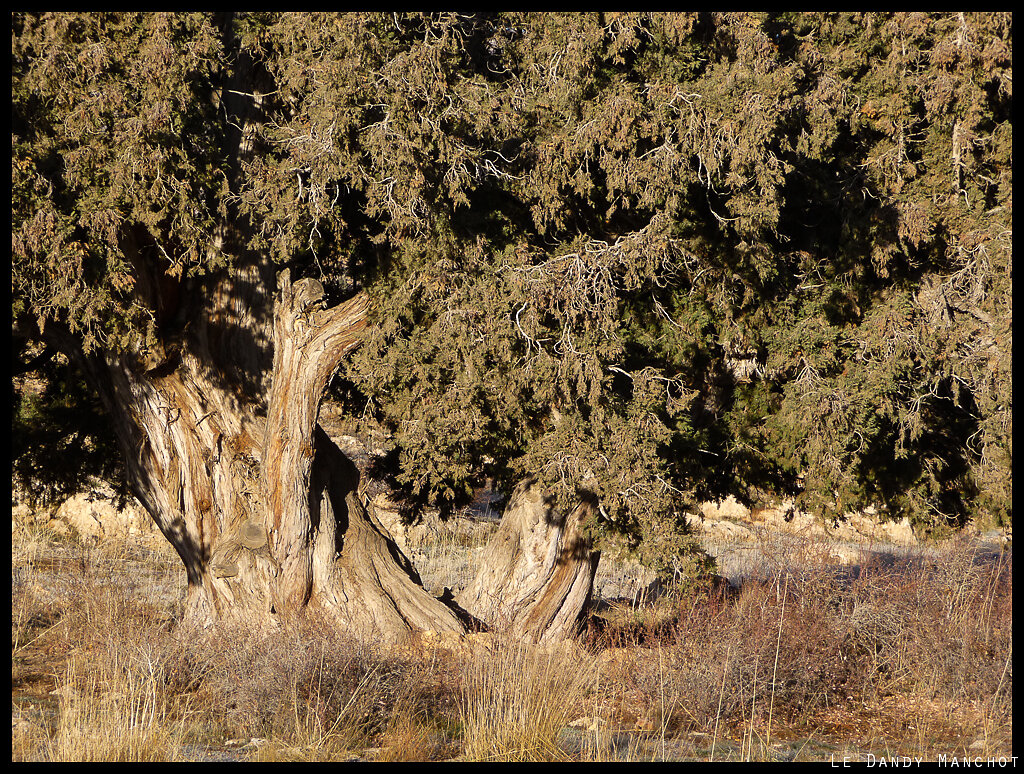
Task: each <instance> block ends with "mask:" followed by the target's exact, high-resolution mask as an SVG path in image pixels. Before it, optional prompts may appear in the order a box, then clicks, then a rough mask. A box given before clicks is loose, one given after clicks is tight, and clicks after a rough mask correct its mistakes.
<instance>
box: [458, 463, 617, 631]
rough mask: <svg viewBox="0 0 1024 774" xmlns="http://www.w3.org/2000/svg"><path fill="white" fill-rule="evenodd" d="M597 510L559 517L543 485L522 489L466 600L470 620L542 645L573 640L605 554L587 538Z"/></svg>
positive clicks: (587, 504)
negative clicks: (586, 523)
mask: <svg viewBox="0 0 1024 774" xmlns="http://www.w3.org/2000/svg"><path fill="white" fill-rule="evenodd" d="M595 508H596V504H595V503H594V502H593V501H592V500H590V499H589V498H584V499H583V500H581V502H580V503H579V504H578V505H577V506H576V507H575V508H574V509H573V510H572V512H570V513H569V514H568V515H562V514H559V513H558V512H556V511H555V510H554V509H553V507H552V505H551V502H550V500H549V499H548V498H546V497H545V496H544V493H543V491H542V490H541V487H540V486H539V485H538V484H537V482H536V481H534V480H532V479H527V480H526V481H523V482H522V483H520V484H519V486H517V487H516V489H515V490H514V491H513V493H512V495H511V497H510V498H509V502H508V506H507V507H506V509H505V513H504V515H503V516H502V519H501V526H500V527H499V528H498V531H497V532H496V533H495V535H494V537H492V538H491V540H490V542H489V543H488V544H487V546H486V548H485V549H484V553H483V556H482V557H481V566H480V570H479V571H478V573H477V576H476V578H475V579H474V581H473V582H472V583H471V584H470V585H469V586H468V587H467V588H466V589H465V590H464V591H463V593H462V594H461V595H460V597H459V604H460V605H461V606H462V607H463V608H464V609H465V610H466V611H468V612H469V613H470V614H472V615H473V616H475V617H477V618H479V619H480V620H482V621H485V622H486V623H487V624H489V625H490V626H492V627H494V628H497V629H504V630H508V631H510V632H512V633H514V634H516V635H519V636H522V637H525V638H529V639H532V640H533V641H535V642H541V641H549V640H556V639H561V638H565V637H569V636H571V635H573V634H574V633H575V632H576V630H577V628H578V626H579V623H580V621H581V618H582V616H583V614H584V613H585V612H586V609H587V607H588V605H589V603H590V597H591V592H592V590H593V585H594V574H595V573H596V572H597V565H598V561H599V559H600V554H599V553H598V552H596V551H594V550H593V548H592V545H591V543H590V541H589V540H587V539H586V538H584V537H583V536H582V535H581V534H580V525H581V523H582V521H583V520H584V519H585V518H586V517H587V516H588V515H590V514H592V513H593V511H594V509H595Z"/></svg>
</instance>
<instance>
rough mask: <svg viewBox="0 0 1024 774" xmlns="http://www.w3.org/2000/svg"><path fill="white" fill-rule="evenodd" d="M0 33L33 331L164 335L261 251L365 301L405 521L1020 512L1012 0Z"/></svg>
mask: <svg viewBox="0 0 1024 774" xmlns="http://www.w3.org/2000/svg"><path fill="white" fill-rule="evenodd" d="M12 26H13V51H12V97H13V127H12V188H13V191H12V213H13V233H12V255H13V281H12V287H13V313H14V319H15V321H16V324H19V325H22V327H24V323H23V321H24V320H26V319H30V320H33V321H36V323H37V327H39V328H42V329H43V330H45V326H46V323H47V322H48V321H57V322H60V323H61V324H63V325H66V326H68V327H69V328H70V329H71V330H72V331H74V332H75V334H76V335H78V336H79V337H80V338H81V341H82V343H83V346H84V347H86V348H90V347H93V348H100V349H104V350H110V351H118V350H123V349H126V348H132V347H136V348H140V349H144V348H146V347H153V346H155V342H159V341H161V339H162V338H163V339H166V338H167V337H170V336H172V335H173V332H174V331H175V330H180V328H181V326H183V325H184V324H185V322H186V321H182V320H180V319H174V318H173V314H172V309H171V307H170V305H168V303H167V302H166V298H167V294H166V292H165V290H166V287H167V286H168V285H173V286H174V288H175V292H177V293H180V294H184V295H187V294H188V293H190V292H194V289H195V288H196V287H198V285H197V284H196V281H197V280H196V278H201V277H202V276H203V274H204V273H205V272H209V271H213V270H217V269H218V268H219V267H221V266H223V265H225V264H228V265H231V262H232V261H235V260H237V259H238V258H240V257H243V256H247V257H250V258H251V256H254V255H258V256H260V257H261V258H262V259H263V260H265V261H266V262H268V263H272V264H275V265H278V266H283V265H288V266H290V267H293V268H294V269H295V270H296V271H298V270H301V271H303V272H305V273H306V274H307V275H308V276H316V277H317V278H319V279H321V280H322V281H323V283H324V285H325V287H327V288H328V291H329V293H330V294H333V297H334V298H341V297H345V296H346V295H348V294H350V293H351V292H352V290H354V289H356V288H365V289H367V290H368V291H369V292H370V294H371V296H372V298H373V324H372V325H371V327H370V331H369V333H368V335H367V338H366V340H365V342H364V344H363V346H362V347H361V348H360V349H359V350H358V351H357V352H356V354H355V355H354V356H353V357H352V359H351V361H350V362H349V363H347V364H346V365H344V366H343V371H342V372H341V373H340V374H339V376H338V378H337V379H336V382H335V397H336V398H337V399H339V400H342V401H343V402H344V403H345V405H346V406H348V408H349V409H350V411H351V412H352V413H353V414H354V415H356V416H358V417H360V418H361V419H362V421H363V422H364V423H365V425H366V426H367V428H368V429H374V430H376V431H381V432H382V433H383V437H386V438H387V443H388V444H389V448H390V449H391V453H390V454H389V455H388V457H387V458H386V460H385V465H386V466H387V467H388V470H387V471H386V472H387V473H388V474H389V475H390V476H391V477H392V479H393V481H394V482H395V483H397V484H398V485H400V486H401V487H402V488H403V489H404V490H405V492H406V493H407V495H408V496H409V497H410V499H411V501H412V502H415V503H419V504H428V503H429V504H432V505H437V506H441V507H442V508H445V509H451V508H454V507H456V506H458V505H460V504H463V503H465V502H467V501H468V499H469V498H470V496H471V492H472V487H473V486H474V485H478V484H479V483H480V482H482V481H483V480H484V479H485V478H492V479H494V480H496V481H497V482H499V484H500V485H501V486H503V487H505V489H506V491H508V489H510V485H511V484H512V483H513V482H514V481H515V480H517V479H519V478H522V477H523V476H527V475H536V476H539V477H540V478H541V479H542V481H543V482H544V483H546V484H547V485H548V486H550V487H551V491H553V492H554V493H556V495H557V496H558V498H559V501H560V502H561V504H562V505H563V507H566V506H568V505H569V504H570V503H571V502H572V501H573V500H574V499H575V498H577V497H578V494H579V492H580V491H581V490H582V491H588V492H591V493H593V494H595V495H596V496H597V497H598V498H599V500H600V502H601V504H602V508H601V509H600V511H599V515H598V517H597V521H596V523H595V524H594V525H592V526H593V527H594V529H595V534H596V533H602V534H618V535H622V536H625V537H627V538H628V539H629V541H630V542H631V543H632V544H633V545H635V546H637V547H639V548H641V549H642V550H641V553H646V555H647V556H648V558H657V557H660V558H661V560H662V561H667V560H666V559H665V557H667V556H670V555H672V554H673V552H676V551H678V550H682V549H681V548H680V547H681V546H682V545H683V542H682V540H683V539H682V537H681V536H680V535H681V533H680V525H679V520H680V518H681V517H680V513H681V512H682V510H683V509H684V508H685V507H686V506H687V504H688V503H690V502H691V501H692V500H693V499H694V498H700V497H713V496H723V495H725V494H728V493H733V494H737V495H738V496H740V497H741V498H744V499H748V500H755V499H758V498H768V497H793V498H795V499H796V501H797V504H798V505H801V506H803V507H806V508H808V509H811V510H814V511H816V512H820V513H821V514H823V515H824V516H826V517H837V516H840V515H841V514H842V513H844V512H845V511H848V510H851V509H855V508H859V507H864V506H866V505H869V504H876V505H879V504H880V505H882V506H884V507H885V508H886V509H887V512H888V513H889V514H890V515H892V516H894V517H895V516H902V515H909V516H911V518H912V519H913V520H915V521H916V522H918V523H919V524H921V525H923V526H938V525H947V524H951V525H955V524H959V523H962V522H963V521H964V520H966V519H968V518H972V517H976V518H987V519H993V520H996V521H1000V520H1009V519H1010V517H1011V504H1010V503H1011V494H1012V491H1011V490H1012V482H1011V473H1010V471H1011V453H1012V444H1011V437H1012V418H1011V404H1012V388H1011V370H1010V358H1011V354H1012V338H1011V321H1012V301H1011V263H1012V259H1011V254H1012V225H1011V224H1012V142H1011V128H1012V123H1011V112H1012V110H1011V108H1012V104H1011V103H1012V68H1011V58H1012V16H1011V15H1010V14H1008V13H1005V14H1000V13H942V14H925V13H899V14H890V13H828V14H824V13H785V14H775V13H770V14H769V13H763V14H751V13H743V14H733V13H721V14H720V13H703V12H702V13H669V14H661V13H623V14H612V13H593V14H555V13H551V14H537V13H501V14H456V13H450V14H449V13H444V14H437V13H435V14H394V13H382V14H372V13H359V14H355V13H352V14H330V15H320V14H278V13H273V14H270V13H252V14H148V13H147V14H110V15H108V14H70V13H63V14H43V15H34V14H25V13H16V14H13V17H12ZM239 105H243V106H244V110H243V108H242V107H239ZM243 115H244V116H245V120H244V121H242V120H241V119H240V118H239V116H243ZM225 233H226V234H229V236H230V238H226V239H221V238H219V237H218V235H222V234H225ZM128 240H134V243H137V244H142V245H144V246H145V247H144V249H142V250H141V251H138V250H137V251H135V252H130V251H128V250H127V249H126V247H125V245H126V242H127V241H128ZM139 255H141V256H142V258H143V259H144V263H145V266H142V265H140V262H139V260H138V258H137V257H138V256H139ZM133 256H135V258H133ZM293 273H294V272H293ZM161 283H162V284H161ZM162 289H163V290H162ZM179 316H180V315H179ZM175 326H177V328H176V327H175ZM19 330H21V328H19Z"/></svg>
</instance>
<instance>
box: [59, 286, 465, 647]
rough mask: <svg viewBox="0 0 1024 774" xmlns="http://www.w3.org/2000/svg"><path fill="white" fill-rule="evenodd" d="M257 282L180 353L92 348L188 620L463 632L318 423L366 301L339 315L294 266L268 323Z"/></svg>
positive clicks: (225, 296) (200, 327) (203, 321)
mask: <svg viewBox="0 0 1024 774" xmlns="http://www.w3.org/2000/svg"><path fill="white" fill-rule="evenodd" d="M255 272H256V270H255V269H253V270H252V271H251V272H250V273H251V274H252V276H249V275H248V274H247V273H246V271H245V270H243V269H239V268H237V267H236V269H235V270H234V271H233V273H232V275H231V276H230V277H228V276H227V275H225V276H224V277H223V278H221V280H220V281H219V284H217V285H216V287H215V288H214V289H213V292H212V293H210V294H208V295H207V296H206V297H207V298H208V299H210V300H209V301H208V302H207V308H205V309H203V310H201V311H202V312H203V313H202V314H197V315H195V316H193V317H192V319H194V320H197V323H196V324H195V325H194V327H192V328H190V329H189V330H188V331H187V333H186V334H185V335H184V336H182V340H181V342H180V344H179V346H178V347H177V348H176V351H175V352H174V353H173V354H172V355H170V356H168V355H167V353H166V352H161V353H160V357H158V358H153V357H152V356H151V357H149V358H146V357H136V358H133V357H129V356H117V357H113V356H103V355H98V354H94V355H91V356H85V355H83V354H81V353H80V352H79V353H78V358H79V360H80V362H81V363H82V365H83V366H85V368H86V370H87V372H88V373H89V374H90V375H91V376H92V378H93V382H94V383H95V384H97V385H98V386H99V387H100V393H101V397H102V398H103V400H104V403H105V405H106V407H107V409H108V411H109V413H110V415H111V417H113V419H114V426H115V430H116V432H117V435H118V438H119V442H120V444H121V447H122V449H123V450H124V453H125V458H126V466H127V473H128V479H129V483H130V486H131V489H132V491H133V493H134V494H135V495H136V496H137V497H138V499H139V501H140V502H141V503H142V504H143V505H144V506H145V508H146V509H147V510H148V511H149V513H150V514H151V515H152V517H153V519H154V520H155V522H156V523H157V525H158V526H159V527H160V529H161V531H162V532H163V534H164V535H165V536H166V537H167V539H168V540H169V541H170V542H171V544H172V545H173V546H174V547H175V549H176V550H177V552H178V554H179V556H180V557H181V559H182V561H183V562H184V564H185V568H186V571H187V575H188V594H187V599H186V613H185V619H186V620H187V621H191V622H194V623H198V624H200V625H204V626H205V625H209V624H210V623H211V622H213V621H215V620H218V619H223V618H228V617H231V618H234V617H243V618H244V619H246V620H252V621H256V620H267V619H271V620H276V619H277V618H278V617H279V616H289V615H294V614H295V613H298V612H299V611H302V610H304V609H306V608H308V607H316V608H318V609H320V610H322V611H324V612H325V613H327V614H328V615H331V616H333V617H334V618H335V619H336V620H337V621H338V622H339V623H340V624H341V625H343V626H345V627H347V628H351V629H353V630H356V631H358V632H359V633H361V634H364V635H367V636H374V637H376V638H377V639H384V640H393V641H394V640H401V639H403V638H405V637H407V636H409V635H411V634H412V633H413V632H415V631H417V630H427V629H433V630H439V631H452V632H459V633H461V632H464V631H465V627H464V625H463V623H462V622H461V620H460V618H459V617H458V615H457V614H456V611H455V610H453V609H452V608H451V607H449V606H447V605H446V604H444V603H442V602H441V601H439V600H437V599H435V598H434V597H432V596H431V595H430V594H428V593H427V592H426V590H425V589H424V588H423V587H422V584H421V583H420V580H419V578H418V577H417V575H416V573H415V571H414V570H413V568H412V566H411V564H410V563H409V561H408V560H407V559H406V558H405V557H404V556H403V555H402V553H401V551H400V550H399V549H398V547H397V545H396V544H395V542H394V541H393V540H392V539H391V537H390V535H388V533H387V531H386V530H385V529H384V528H383V527H382V526H381V525H380V523H379V522H378V521H377V519H376V518H375V517H374V515H373V512H372V507H368V506H366V505H364V503H363V502H362V500H361V498H360V496H359V477H358V472H357V471H356V468H355V466H354V465H353V464H352V463H351V461H349V460H348V459H347V458H346V457H345V455H344V454H343V453H342V452H341V450H340V449H338V448H337V447H336V446H335V445H334V443H333V442H332V441H331V439H330V438H329V437H328V435H327V434H326V433H324V432H323V431H322V430H321V429H319V426H318V414H319V409H320V404H321V400H322V398H323V395H324V391H325V390H326V387H327V384H328V382H329V381H330V379H331V377H332V376H333V375H334V373H335V371H336V370H337V368H338V366H339V364H340V363H341V361H342V358H344V357H345V355H346V354H347V353H349V352H350V351H351V350H352V349H354V348H355V347H356V346H358V342H359V332H360V330H361V329H362V328H363V327H364V326H365V325H366V313H367V298H366V296H365V295H363V294H360V295H358V296H356V297H354V298H352V299H350V300H348V301H346V302H344V303H342V304H339V305H337V306H335V307H332V308H326V306H325V304H324V301H323V288H322V286H321V285H320V283H319V282H317V281H316V280H311V279H304V280H299V281H297V282H295V283H292V282H291V281H290V278H289V274H288V271H287V270H285V271H283V272H282V273H281V275H280V278H279V283H278V295H277V298H276V301H275V303H274V305H273V308H274V315H273V320H272V321H261V320H259V319H257V318H255V317H254V316H253V315H252V314H251V313H250V312H249V310H251V309H259V308H261V307H262V308H267V306H269V299H267V298H265V297H264V296H262V293H263V291H261V290H260V288H261V287H265V284H264V283H261V282H260V281H259V279H260V278H259V277H258V276H256V274H255ZM271 349H272V353H273V354H272V357H270V356H269V352H270V351H271ZM268 361H269V362H268ZM266 373H269V374H270V377H269V380H268V379H267V378H265V377H264V376H263V374H266ZM268 381H269V385H268V384H267V382H268Z"/></svg>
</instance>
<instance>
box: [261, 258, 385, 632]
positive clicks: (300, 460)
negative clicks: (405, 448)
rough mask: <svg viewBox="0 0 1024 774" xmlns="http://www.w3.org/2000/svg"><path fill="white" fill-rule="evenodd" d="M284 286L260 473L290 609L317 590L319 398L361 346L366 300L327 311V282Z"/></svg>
mask: <svg viewBox="0 0 1024 774" xmlns="http://www.w3.org/2000/svg"><path fill="white" fill-rule="evenodd" d="M279 291H280V297H279V300H278V302H277V303H276V304H275V309H274V370H273V384H272V387H271V391H270V400H269V402H268V408H267V426H266V435H265V440H264V445H263V449H264V457H263V472H264V477H263V478H264V482H265V487H266V504H267V511H268V519H269V523H268V525H267V526H268V528H269V531H270V535H271V546H272V550H273V554H274V556H275V558H276V560H277V561H278V563H279V565H280V568H281V569H280V574H279V576H278V577H277V579H276V582H275V584H274V592H273V597H274V606H275V608H276V609H277V610H278V612H286V611H289V610H296V609H298V608H299V607H301V606H302V605H304V604H305V603H306V601H307V600H308V599H309V594H310V591H311V590H312V578H313V575H312V564H311V561H312V559H311V555H312V554H311V551H310V547H309V540H310V532H311V525H310V512H309V500H308V498H309V483H310V470H311V468H312V462H313V449H314V443H313V442H314V432H315V430H316V423H317V416H318V413H319V410H320V402H321V400H322V398H323V394H324V391H325V390H326V388H327V384H328V382H329V381H330V379H331V377H332V376H333V375H334V372H335V370H336V369H337V368H338V365H339V364H340V363H341V360H342V358H343V357H344V356H345V355H346V354H348V353H349V352H351V351H352V350H353V349H355V348H356V347H357V346H358V345H359V332H360V331H361V330H362V329H363V328H364V327H365V326H366V312H367V309H368V306H369V303H368V299H367V297H366V294H365V293H361V294H359V295H358V296H356V297H354V298H352V299H349V300H348V301H346V302H345V303H343V304H339V305H338V306H336V307H334V308H332V309H323V308H322V304H323V286H322V285H320V283H319V282H317V281H316V280H309V279H305V280H299V281H298V282H296V283H294V284H292V283H291V281H290V277H289V274H288V271H287V270H285V271H283V272H282V273H281V277H280V280H279Z"/></svg>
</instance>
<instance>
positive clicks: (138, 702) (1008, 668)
mask: <svg viewBox="0 0 1024 774" xmlns="http://www.w3.org/2000/svg"><path fill="white" fill-rule="evenodd" d="M462 548H464V547H462ZM766 548H771V547H770V546H767V547H766ZM976 548H977V545H976V544H975V543H972V542H970V541H951V542H949V543H947V544H944V545H943V546H941V547H939V548H937V549H936V550H934V551H931V552H925V551H919V552H917V553H914V552H911V553H909V554H908V555H906V556H900V557H889V558H884V557H883V558H880V559H877V560H875V561H871V562H868V563H866V564H864V565H863V566H862V567H860V568H859V569H858V570H857V571H853V570H851V569H849V568H847V569H845V570H844V569H841V568H837V567H835V566H834V565H831V564H830V563H829V562H828V561H825V560H822V561H821V562H819V563H815V562H808V561H803V562H801V563H794V562H792V561H789V557H787V554H786V553H785V550H784V547H782V548H778V549H777V550H776V551H775V553H771V552H769V551H766V552H765V553H764V559H763V561H762V563H761V565H759V573H760V580H758V581H756V582H750V583H748V584H746V585H745V587H744V588H743V590H742V592H741V593H740V594H739V595H738V597H737V598H735V599H733V598H726V597H723V596H722V595H721V594H718V593H716V592H713V591H711V590H705V591H701V590H700V589H699V588H698V589H696V590H693V589H689V590H686V591H683V592H680V593H678V594H676V595H669V596H666V597H663V598H662V599H659V600H657V601H656V602H654V603H653V604H650V605H648V606H645V607H642V608H634V607H630V606H628V605H625V606H621V607H619V608H610V609H608V610H606V611H604V612H603V613H602V618H600V619H596V618H595V619H594V621H593V624H592V626H591V627H590V629H589V631H588V634H587V635H586V637H585V638H584V639H583V641H582V646H583V649H580V648H575V649H574V648H559V649H541V648H537V647H534V646H531V645H525V644H523V643H517V642H515V641H512V640H508V639H503V638H502V637H500V636H489V637H486V638H482V639H479V640H478V641H477V643H478V644H477V645H476V646H474V648H472V649H468V650H461V651H460V650H458V649H456V651H454V652H448V651H443V650H433V651H430V652H429V653H427V652H423V653H418V652H416V651H403V652H386V651H383V650H380V649H379V648H377V647H376V646H373V645H371V644H367V643H365V642H359V641H357V640H354V639H353V638H351V637H349V636H347V635H346V633H344V632H339V631H337V630H336V629H334V628H333V627H331V626H330V625H329V624H328V623H326V622H324V621H318V620H314V619H307V620H305V621H303V622H299V623H297V624H296V625H294V626H288V627H280V628H279V629H277V630H274V631H269V632H254V631H251V630H249V629H246V628H245V627H237V626H235V627H232V626H230V625H225V626H221V627H216V628H215V629H213V630H211V631H209V632H207V633H205V634H204V635H202V636H200V635H199V634H197V633H187V632H183V631H181V630H180V629H179V628H177V627H176V626H175V618H176V616H177V615H179V614H180V595H181V594H182V592H183V575H184V573H183V571H182V569H181V568H180V566H179V565H178V564H177V560H176V559H175V557H174V556H173V555H170V554H164V553H160V552H154V551H152V550H150V549H142V548H140V547H138V546H131V545H121V546H89V545H85V544H81V543H77V542H75V541H73V540H67V539H62V540H58V541H56V542H54V540H53V539H52V538H51V537H50V536H45V535H42V534H36V533H31V532H26V533H25V534H23V535H15V541H14V545H13V546H12V581H13V582H12V618H11V643H12V689H13V693H14V696H13V697H12V698H14V699H15V701H14V704H13V706H14V709H13V710H12V758H13V759H15V760H52V761H66V760H195V759H197V758H202V757H203V755H204V754H205V753H203V752H202V751H203V750H207V749H208V750H212V751H213V752H214V753H216V754H220V755H230V756H231V757H233V758H234V759H236V760H243V759H248V760H258V761H319V760H354V759H360V760H379V761H419V760H444V759H447V758H451V757H453V756H457V757H458V758H459V759H463V760H509V761H511V760H522V761H528V760H585V761H602V760H620V761H621V760H634V761H642V760H665V759H688V760H709V759H714V760H747V759H750V760H777V759H801V760H821V759H823V758H827V757H828V752H829V751H832V750H837V749H838V750H846V751H850V752H851V754H861V753H864V752H865V751H868V750H870V751H873V752H874V753H875V754H908V755H916V756H922V757H925V758H931V759H934V757H935V756H936V755H937V754H946V755H972V756H975V755H983V756H986V757H988V756H995V757H998V756H1000V755H1007V754H1011V753H1012V716H1013V715H1012V710H1013V706H1012V687H1013V685H1012V682H1013V674H1012V553H1011V552H1009V551H1008V552H1004V553H1002V554H995V555H989V556H981V555H979V554H978V552H977V550H976ZM444 549H445V550H444V551H440V549H439V553H438V556H443V555H446V554H453V550H454V549H453V548H452V547H448V546H445V547H444ZM808 555H812V554H811V553H810V552H805V554H804V557H805V559H806V556H808ZM819 555H821V556H824V555H825V552H819ZM438 564H439V566H441V565H444V566H449V567H451V568H454V567H455V566H456V563H452V564H450V565H446V564H445V562H442V561H440V560H439V561H438ZM460 566H461V565H460ZM428 582H429V580H428ZM443 585H448V584H447V583H443ZM51 691H55V693H53V694H51ZM580 718H586V719H587V720H586V721H585V722H582V723H576V724H575V725H573V726H572V727H570V728H568V729H567V726H568V725H569V724H570V722H572V721H577V720H578V719H580ZM227 739H233V740H238V742H237V743H235V744H234V745H228V744H226V740H227ZM253 739H256V740H260V741H258V742H250V741H249V740H253Z"/></svg>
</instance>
